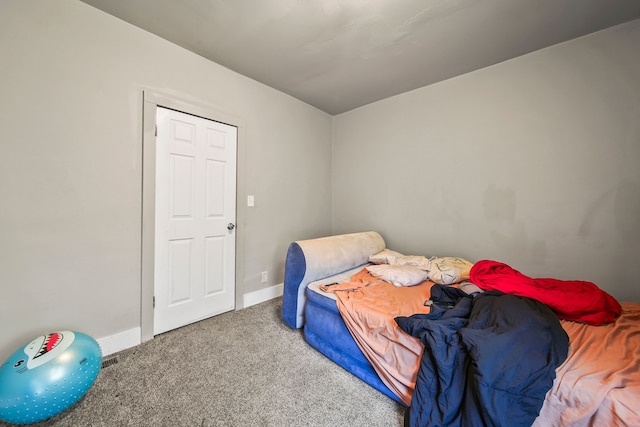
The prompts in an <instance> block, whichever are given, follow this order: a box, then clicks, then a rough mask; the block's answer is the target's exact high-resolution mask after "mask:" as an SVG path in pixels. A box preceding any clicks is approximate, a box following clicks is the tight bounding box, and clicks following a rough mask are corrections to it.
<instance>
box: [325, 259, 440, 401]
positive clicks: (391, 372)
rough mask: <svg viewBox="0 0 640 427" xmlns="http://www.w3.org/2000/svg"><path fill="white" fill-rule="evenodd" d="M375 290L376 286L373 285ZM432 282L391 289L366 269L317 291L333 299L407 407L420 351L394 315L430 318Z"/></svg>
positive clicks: (370, 359)
mask: <svg viewBox="0 0 640 427" xmlns="http://www.w3.org/2000/svg"><path fill="white" fill-rule="evenodd" d="M373 285H375V286H373ZM432 285H433V283H432V282H423V283H421V284H419V285H416V286H410V287H396V286H393V285H392V284H390V283H387V282H385V281H383V280H380V279H376V278H375V277H373V276H372V275H371V274H370V273H369V272H368V271H367V270H366V269H363V270H362V271H360V272H359V273H357V274H355V275H353V276H352V277H351V279H350V280H349V281H348V282H344V283H340V284H338V285H333V286H320V289H322V290H323V291H325V292H333V293H335V295H336V297H337V305H338V311H340V314H341V315H342V319H343V320H344V322H345V324H346V325H347V328H348V329H349V331H351V335H352V336H353V338H354V340H355V341H356V343H357V344H358V346H359V347H360V349H361V350H362V352H363V353H364V354H365V356H366V357H367V359H369V362H371V364H372V365H373V367H374V369H375V370H376V372H377V373H378V376H379V377H380V379H381V380H382V382H383V383H385V385H386V386H387V387H389V389H390V390H391V391H393V392H394V393H395V394H396V395H397V396H398V397H400V398H401V399H402V401H403V402H404V403H405V404H406V405H407V406H408V405H409V404H410V403H411V394H412V393H413V388H414V386H415V383H416V375H417V373H418V367H419V366H420V358H421V356H422V350H423V346H422V343H421V342H420V340H418V339H417V338H415V337H412V336H410V335H408V334H405V333H404V332H403V331H402V330H401V329H400V328H399V327H398V325H397V324H396V322H395V320H394V318H395V317H397V316H411V315H412V314H416V313H425V314H426V313H429V311H430V309H429V307H426V306H424V302H425V301H426V300H428V299H429V297H430V295H431V293H430V290H431V286H432Z"/></svg>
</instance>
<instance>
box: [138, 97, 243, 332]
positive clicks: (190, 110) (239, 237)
mask: <svg viewBox="0 0 640 427" xmlns="http://www.w3.org/2000/svg"><path fill="white" fill-rule="evenodd" d="M142 104H143V107H142V123H143V125H142V215H141V216H142V218H141V220H142V227H141V228H142V235H141V239H142V242H141V272H140V284H141V286H140V342H145V341H149V340H150V339H153V336H154V334H153V322H154V320H153V294H154V264H155V259H154V256H155V202H156V197H155V192H156V191H155V190H156V149H155V147H156V109H157V107H158V106H161V107H166V108H170V109H172V110H177V111H181V112H183V113H187V114H191V115H194V116H199V117H202V118H205V119H209V120H213V121H216V122H221V123H225V124H228V125H231V126H235V127H236V128H237V129H238V136H237V144H236V147H237V148H236V220H235V223H236V230H235V238H236V254H235V255H236V264H235V273H236V274H235V310H239V309H241V308H243V296H244V292H243V286H242V284H243V283H244V275H243V271H242V270H243V269H242V268H241V266H242V265H244V259H243V256H242V254H243V253H244V244H243V242H244V241H245V238H244V224H245V207H244V204H243V203H240V200H243V199H242V198H241V197H238V196H239V195H240V194H245V193H246V191H245V183H244V179H243V178H242V177H244V173H243V172H242V171H243V165H244V164H245V162H243V161H242V159H244V147H245V144H244V138H245V136H244V134H245V126H244V122H243V121H242V120H241V119H240V118H238V117H236V116H234V115H232V114H229V113H226V112H224V111H222V110H221V109H219V108H216V107H213V106H211V105H207V104H204V103H201V102H199V101H194V100H183V99H178V98H176V97H175V96H174V95H165V94H162V93H158V92H154V91H149V90H143V92H142Z"/></svg>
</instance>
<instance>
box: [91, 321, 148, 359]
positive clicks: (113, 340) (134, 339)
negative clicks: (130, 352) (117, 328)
mask: <svg viewBox="0 0 640 427" xmlns="http://www.w3.org/2000/svg"><path fill="white" fill-rule="evenodd" d="M96 341H98V344H99V345H100V349H101V350H102V357H105V356H108V355H110V354H113V353H117V352H119V351H122V350H126V349H128V348H131V347H135V346H136V345H138V344H140V342H141V341H140V327H137V328H132V329H129V330H126V331H122V332H118V333H117V334H114V335H109V336H107V337H103V338H99V339H97V340H96Z"/></svg>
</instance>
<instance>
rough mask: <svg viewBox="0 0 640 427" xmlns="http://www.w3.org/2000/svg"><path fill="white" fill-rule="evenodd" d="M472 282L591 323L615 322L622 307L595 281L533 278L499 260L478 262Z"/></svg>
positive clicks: (573, 318)
mask: <svg viewBox="0 0 640 427" xmlns="http://www.w3.org/2000/svg"><path fill="white" fill-rule="evenodd" d="M470 281H471V282H472V283H474V284H476V285H477V286H478V287H480V288H482V289H484V290H487V291H489V290H497V291H500V292H504V293H505V294H513V295H518V296H521V297H528V298H532V299H535V300H537V301H540V302H541V303H543V304H546V305H547V306H549V307H550V308H551V309H552V310H553V311H555V313H556V315H557V316H558V317H559V318H560V319H565V320H573V321H575V322H584V323H588V324H589V325H602V324H604V323H612V322H614V321H615V320H616V318H617V317H618V316H619V315H620V312H621V310H622V308H621V307H620V304H619V303H618V301H616V300H615V298H613V297H612V296H611V295H609V294H608V293H606V292H605V291H603V290H602V289H600V288H598V286H596V285H595V284H594V283H592V282H585V281H582V280H559V279H533V278H531V277H528V276H525V275H524V274H522V273H520V272H519V271H517V270H514V269H513V268H511V267H509V266H508V265H507V264H503V263H501V262H497V261H490V260H483V261H478V262H477V263H475V264H474V265H473V267H472V268H471V272H470Z"/></svg>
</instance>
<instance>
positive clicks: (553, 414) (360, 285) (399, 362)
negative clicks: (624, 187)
mask: <svg viewBox="0 0 640 427" xmlns="http://www.w3.org/2000/svg"><path fill="white" fill-rule="evenodd" d="M388 251H389V249H387V248H386V244H385V241H384V239H383V238H382V236H380V234H379V233H377V232H375V231H369V232H361V233H351V234H343V235H337V236H329V237H322V238H317V239H308V240H301V241H296V242H292V243H291V244H290V246H289V248H288V251H287V255H286V261H285V279H284V293H283V306H282V318H283V321H284V322H285V323H286V324H287V325H289V326H290V327H292V328H303V333H304V337H305V340H306V341H307V342H308V343H309V345H311V346H312V347H313V348H315V349H316V350H318V351H320V352H321V353H322V354H324V355H325V356H326V357H328V358H329V359H331V360H333V361H334V362H335V363H336V364H338V365H339V366H341V367H343V368H344V369H346V370H347V371H349V372H350V373H352V374H353V375H355V376H356V377H358V378H360V379H361V380H363V381H365V382H366V383H367V384H369V385H370V386H372V387H373V388H375V389H377V390H378V391H380V392H381V393H383V394H385V395H386V396H388V397H389V398H391V399H394V400H395V401H397V402H399V403H400V404H402V405H404V406H407V407H409V408H410V409H411V410H412V411H413V409H414V407H415V406H417V402H416V400H417V399H418V393H417V392H416V397H415V398H414V396H413V393H414V391H415V390H419V389H421V388H422V389H423V390H424V387H423V386H422V385H421V384H422V383H424V382H425V381H424V380H422V383H421V382H420V380H419V378H418V373H419V371H420V370H421V369H422V367H423V365H424V363H425V361H424V359H427V357H426V354H427V351H425V344H427V346H428V343H427V342H426V341H424V340H421V339H419V337H418V336H417V335H416V336H411V334H409V333H407V331H405V330H402V329H401V328H400V326H399V324H398V321H399V320H400V319H403V318H409V319H411V318H417V317H419V316H423V317H426V318H428V317H429V316H433V315H434V314H433V313H434V311H433V310H434V309H435V306H433V305H428V304H429V303H432V302H436V303H438V301H436V299H435V298H433V296H432V293H434V292H436V291H437V292H448V288H451V289H453V290H454V291H455V292H457V293H456V295H458V294H462V293H461V292H460V291H459V290H460V289H463V288H464V287H465V286H469V287H470V289H471V290H472V291H473V290H474V289H473V287H474V286H475V285H474V284H473V283H471V282H469V281H467V280H449V278H444V279H446V280H444V279H443V277H440V279H443V280H444V285H442V284H434V282H433V281H432V280H431V279H430V278H431V276H428V277H424V278H423V279H424V280H421V279H416V280H418V281H419V284H417V285H415V286H398V284H397V283H396V284H392V283H389V282H387V281H386V280H382V279H380V277H381V276H375V277H374V276H372V273H371V272H370V271H369V270H371V271H374V269H373V266H372V264H371V262H370V260H371V259H373V258H374V257H375V256H378V255H380V254H384V253H386V252H388ZM391 252H392V253H395V252H394V251H391ZM413 261H414V260H412V263H411V264H413V265H415V263H414V262H413ZM463 261H464V260H463ZM376 264H378V265H379V264H384V262H382V263H380V262H377V263H376ZM475 265H479V263H476V264H474V266H475ZM423 270H424V268H423ZM434 270H435V269H434ZM461 270H464V268H461V269H460V271H461ZM472 271H473V270H472ZM445 273H446V272H445ZM466 273H468V271H467V272H464V273H463V275H464V274H466ZM442 274H444V273H442ZM382 277H385V278H386V277H387V276H382ZM477 277H478V280H480V278H479V276H477ZM483 277H486V276H483ZM523 277H524V276H523ZM456 279H459V278H456ZM388 280H392V281H393V279H388ZM447 280H449V281H450V282H454V283H452V284H449V283H446V281H447ZM549 280H553V279H549ZM476 289H477V288H476ZM465 293H467V294H468V295H472V296H477V295H479V294H478V293H477V292H476V293H472V292H467V290H465ZM491 293H496V294H497V295H498V296H501V295H502V293H501V292H495V291H489V292H485V295H483V298H484V299H483V301H485V300H487V299H486V297H488V296H489V294H491ZM507 296H510V295H507ZM459 298H460V297H459ZM460 299H464V298H460ZM527 300H528V299H527ZM536 303H537V302H536ZM425 304H426V305H425ZM608 304H614V305H616V304H617V302H615V301H614V302H613V303H612V302H608ZM539 305H540V306H543V307H542V309H545V310H546V309H548V307H547V306H546V304H539ZM618 306H619V307H620V309H621V313H620V314H619V315H616V316H615V320H614V321H613V322H609V323H607V322H602V323H603V324H602V325H601V326H593V325H590V324H587V323H584V322H576V321H572V320H559V321H558V320H557V318H555V317H554V319H556V321H557V322H558V324H559V325H561V327H562V331H563V332H562V334H563V335H565V336H566V337H567V342H568V345H567V348H566V349H565V350H564V351H565V354H564V355H562V357H561V358H559V359H558V362H557V368H556V367H555V365H554V367H553V369H551V371H552V375H551V377H549V376H547V377H546V379H545V381H547V382H548V384H549V386H548V392H546V393H545V394H544V395H543V398H542V400H541V402H540V404H541V408H538V409H536V414H537V417H536V418H535V420H534V422H533V425H535V426H539V427H542V426H569V425H571V426H592V425H597V426H614V425H615V426H624V425H627V426H632V425H634V426H638V425H640V345H639V344H638V343H639V342H640V304H637V303H623V304H622V305H621V306H620V305H619V304H618ZM363 307H364V308H363ZM448 307H449V308H451V307H453V305H450V306H448ZM456 307H458V306H457V305H456ZM449 311H450V310H449ZM354 319H356V321H354ZM363 319H364V320H363ZM363 322H364V323H366V324H365V325H364V326H363ZM430 322H431V323H429V324H432V323H433V322H432V321H431V320H430ZM516 341H517V340H514V342H516ZM523 341H525V340H523ZM432 353H433V352H432ZM560 353H561V351H560ZM423 356H425V357H423ZM432 358H433V357H432ZM390 360H391V363H389V361H390ZM473 363H476V362H473ZM473 363H472V364H473ZM438 369H439V368H438ZM470 376H471V375H470V374H466V376H465V375H463V376H462V377H465V379H463V380H462V381H465V383H464V384H465V386H468V384H469V383H468V381H469V377H470ZM458 377H460V376H458ZM416 380H418V383H417V384H416ZM427 388H428V387H427ZM438 394H442V393H438ZM423 395H424V392H423V393H422V394H421V395H420V396H421V397H420V399H421V400H422V403H421V404H422V405H423V406H424V405H425V399H432V401H427V402H426V403H427V404H429V405H430V404H434V405H435V404H436V401H437V399H438V396H430V397H427V398H425V397H424V396H423ZM412 400H413V402H412ZM482 416H484V415H482ZM457 422H458V423H460V420H458V421H457ZM467 422H468V421H467ZM453 424H455V423H453ZM462 424H463V425H464V422H462ZM489 424H490V423H489ZM530 424H532V423H531V422H529V421H526V422H523V424H522V425H530ZM415 425H418V424H415ZM496 425H499V423H496ZM514 425H515V424H514Z"/></svg>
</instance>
